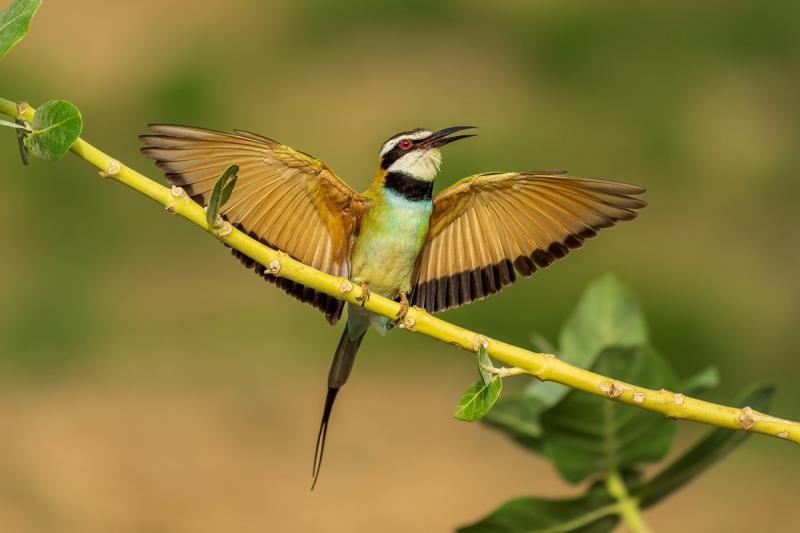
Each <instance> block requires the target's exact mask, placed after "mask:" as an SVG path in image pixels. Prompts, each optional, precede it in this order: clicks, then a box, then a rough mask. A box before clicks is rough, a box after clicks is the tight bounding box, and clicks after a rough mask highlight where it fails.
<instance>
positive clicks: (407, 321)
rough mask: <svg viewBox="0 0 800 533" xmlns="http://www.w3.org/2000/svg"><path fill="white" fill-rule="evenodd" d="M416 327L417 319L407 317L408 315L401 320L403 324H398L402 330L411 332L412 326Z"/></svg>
mask: <svg viewBox="0 0 800 533" xmlns="http://www.w3.org/2000/svg"><path fill="white" fill-rule="evenodd" d="M416 325H417V319H416V318H414V317H413V316H408V315H406V316H405V318H403V322H401V323H400V327H401V328H402V329H407V330H408V331H413V329H414V326H416Z"/></svg>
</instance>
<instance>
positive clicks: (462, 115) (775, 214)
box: [0, 0, 800, 532]
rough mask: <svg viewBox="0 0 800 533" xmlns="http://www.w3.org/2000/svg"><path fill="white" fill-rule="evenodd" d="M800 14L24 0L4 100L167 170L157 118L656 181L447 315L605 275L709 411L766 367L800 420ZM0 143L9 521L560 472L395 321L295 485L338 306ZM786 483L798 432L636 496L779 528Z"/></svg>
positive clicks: (546, 296)
mask: <svg viewBox="0 0 800 533" xmlns="http://www.w3.org/2000/svg"><path fill="white" fill-rule="evenodd" d="M7 3H8V2H7V1H6V2H3V5H2V6H1V7H5V4H7ZM797 20H800V3H798V2H795V1H791V0H774V1H772V2H770V3H769V4H765V3H763V2H756V1H734V2H718V1H710V0H709V1H701V2H683V1H679V2H660V3H656V2H632V1H616V2H613V1H606V0H600V1H598V0H595V1H577V2H557V1H554V0H553V1H538V2H525V1H521V0H520V1H511V0H507V1H496V2H480V1H477V0H461V1H455V0H454V1H446V2H428V1H423V0H406V1H405V2H375V1H366V0H359V1H352V2H347V3H345V2H333V1H325V0H314V1H305V2H257V1H254V0H253V1H245V0H228V1H224V2H223V1H221V0H209V1H207V2H189V1H184V2H178V1H168V0H161V1H158V2H156V1H151V0H146V1H144V0H143V1H141V2H107V1H100V0H71V1H70V2H44V5H43V7H42V9H41V10H40V12H39V14H38V15H37V16H36V17H35V19H34V22H33V25H32V30H31V32H30V34H29V35H28V37H27V38H26V39H25V40H24V41H23V42H22V43H21V44H20V45H19V46H18V47H17V48H15V49H14V50H13V51H12V52H11V53H10V54H9V56H8V57H7V58H6V59H5V60H4V61H3V62H2V64H0V73H1V74H0V80H2V82H1V83H0V96H3V97H6V98H11V99H17V100H22V99H24V100H28V101H30V102H31V104H33V105H37V104H40V103H42V102H43V101H45V100H48V99H52V98H63V99H67V100H70V101H72V102H74V103H75V104H76V105H77V106H78V107H79V108H80V109H81V111H82V113H83V116H84V120H85V126H84V137H85V138H86V139H87V140H89V141H90V142H93V143H95V144H97V145H98V146H99V147H101V148H102V149H104V150H106V151H108V152H110V153H111V154H113V155H114V156H115V157H117V158H119V159H121V160H123V161H125V162H126V163H128V164H129V165H131V166H133V167H134V168H137V169H139V170H142V171H144V172H145V173H147V174H149V175H151V176H153V177H158V178H159V179H160V180H161V177H160V176H159V175H158V173H157V172H156V171H155V169H154V167H153V165H152V163H151V162H149V161H147V160H145V159H144V158H143V157H141V156H140V155H139V153H138V142H137V139H136V137H137V135H138V134H140V133H144V132H145V129H146V124H147V123H148V122H179V123H187V124H192V125H203V126H206V127H212V128H216V129H231V128H242V129H248V130H251V131H256V132H260V133H262V134H264V135H267V136H270V137H273V138H276V139H279V140H281V141H282V142H284V143H286V144H289V145H291V146H294V147H296V148H299V149H302V150H304V151H307V152H309V153H311V154H314V155H316V156H317V157H319V158H321V159H323V160H325V161H326V162H327V163H328V164H329V165H330V166H331V167H332V168H334V169H335V170H336V171H337V173H338V174H339V175H340V176H342V177H344V178H345V179H346V180H347V181H349V182H350V183H352V184H353V185H354V186H356V187H357V188H365V187H366V186H367V184H368V183H369V180H370V178H371V177H372V174H373V172H374V165H375V162H376V160H377V151H378V148H379V146H380V143H381V142H382V141H383V140H384V139H385V138H386V137H388V136H389V135H391V134H393V133H395V132H397V131H401V130H406V129H409V128H414V127H417V126H423V127H430V128H440V127H445V126H449V125H452V124H461V123H467V124H475V125H478V126H479V127H480V130H479V134H480V135H479V137H477V138H476V139H473V140H470V141H468V142H464V143H457V144H454V145H453V146H452V147H448V149H447V151H446V152H445V154H444V155H445V162H444V167H443V175H442V177H441V179H440V182H441V185H440V186H439V187H442V186H444V185H447V184H450V183H452V182H454V181H455V180H457V179H459V178H461V177H463V176H466V175H468V174H471V173H474V172H478V171H490V170H522V169H531V168H564V169H568V170H569V171H570V172H571V173H573V174H575V175H580V176H587V177H604V178H612V179H613V178H616V179H623V180H626V181H631V182H633V183H637V184H641V185H644V186H646V187H647V188H648V189H649V192H648V194H647V200H648V202H649V204H650V205H649V207H648V208H647V209H646V210H645V211H644V212H643V214H642V216H641V217H640V218H639V219H637V220H636V221H635V222H634V223H630V224H623V225H621V226H619V227H618V228H616V229H614V230H612V231H608V232H604V233H603V234H602V235H601V236H600V237H599V238H598V239H596V240H594V241H592V242H591V243H589V244H588V246H586V248H585V249H582V250H580V251H578V252H575V253H573V254H572V255H571V256H570V257H569V258H568V259H566V260H564V261H562V262H559V263H556V264H555V265H554V266H553V267H551V268H550V269H547V270H545V271H544V272H541V273H538V274H537V275H536V276H534V277H533V278H531V279H529V280H523V281H521V282H519V283H518V284H517V285H515V286H514V287H513V288H511V289H508V290H506V291H504V292H503V293H501V294H500V295H497V296H494V297H493V298H491V299H489V300H486V301H483V302H479V303H477V304H474V305H470V306H467V307H465V308H463V309H458V310H455V311H452V312H449V313H446V314H445V315H444V316H445V317H446V318H447V319H448V320H451V321H454V322H456V323H458V324H461V325H464V326H466V327H469V328H474V329H478V330H480V331H482V332H485V333H486V334H489V335H492V336H495V337H499V338H502V339H504V340H508V341H510V342H514V343H517V344H520V345H523V346H527V345H529V338H530V335H531V333H533V332H541V333H543V334H544V335H546V336H548V337H550V338H554V337H555V334H556V332H557V330H558V327H559V325H560V324H561V323H562V322H563V320H564V318H565V316H566V314H567V313H568V311H569V309H570V308H571V307H572V306H573V305H574V304H575V302H576V300H577V298H578V296H579V294H580V292H581V291H582V290H583V288H584V287H585V286H586V285H587V283H588V282H589V281H590V280H592V279H593V278H594V277H596V276H598V275H599V274H602V273H604V272H607V271H613V272H615V273H617V274H618V276H619V277H620V278H621V279H622V280H624V282H625V283H627V284H628V285H630V286H631V287H632V288H633V289H634V290H635V291H636V292H637V293H638V294H639V295H640V297H641V299H642V301H643V305H644V308H645V310H646V312H647V314H648V317H649V322H650V326H651V330H652V337H653V338H654V342H655V344H656V345H657V346H658V347H659V348H660V349H661V351H662V352H663V353H664V354H666V355H667V356H668V357H669V358H670V359H671V360H672V361H673V362H674V364H675V366H676V368H677V370H678V371H679V373H680V374H681V375H688V374H689V373H690V372H693V371H696V370H699V369H701V368H703V367H705V366H708V365H712V364H713V365H717V366H718V367H719V368H720V370H721V374H722V379H723V386H722V387H721V388H720V389H719V390H718V391H715V392H714V393H713V394H711V395H710V397H711V398H713V399H717V400H727V401H730V400H731V399H732V398H733V395H734V394H735V392H736V391H738V390H739V389H741V388H742V387H743V386H744V385H746V384H748V383H750V382H752V381H756V380H770V381H774V382H775V383H777V385H778V387H779V395H778V399H777V402H776V404H775V405H774V409H773V411H774V413H775V414H777V415H780V416H785V417H789V418H795V419H796V418H798V417H799V416H800V407H798V406H800V389H799V388H798V387H797V386H796V382H797V380H798V378H800V356H798V354H800V335H798V332H797V324H798V318H800V281H798V276H797V272H798V267H800V246H798V245H797V238H796V236H795V231H796V229H797V228H798V225H800V211H798V209H797V203H798V201H800V179H798V173H797V168H798V167H799V166H800V149H798V146H800V99H798V98H797V95H798V94H800V38H798V36H797V27H796V26H797V24H796V22H797ZM0 134H2V136H3V137H4V139H3V142H2V143H0V177H1V178H2V180H1V181H0V187H2V189H0V190H2V197H3V200H4V201H3V209H2V210H0V250H2V252H0V384H1V385H2V387H1V388H0V399H1V400H2V401H0V420H2V423H0V530H2V531H4V532H15V531H24V532H28V531H31V532H39V531H42V532H52V531H58V532H61V531H65V532H73V531H74V532H94V531H98V532H99V531H119V532H127V531H130V532H134V531H135V532H150V531H152V532H161V531H170V532H173V531H181V532H184V531H185V532H205V531H208V532H211V531H222V530H224V531H240V532H248V531H323V530H324V531H375V530H380V531H409V530H421V531H445V530H447V529H448V528H452V527H453V526H456V525H458V524H463V523H466V522H469V521H471V520H474V519H475V518H477V517H479V516H482V515H483V514H485V513H486V512H488V511H489V510H491V509H493V508H494V507H495V506H496V505H497V504H499V503H500V502H501V501H503V500H504V499H506V498H509V497H511V496H518V495H523V494H534V493H535V494H542V495H544V494H550V495H553V496H556V495H563V494H571V493H575V492H576V489H575V488H573V487H569V486H567V485H566V484H564V483H563V482H561V481H560V480H559V479H558V478H557V476H556V475H555V474H554V473H553V471H552V469H551V468H550V466H549V465H548V464H547V463H545V462H543V461H541V460H540V459H538V458H534V457H530V456H528V455H527V454H525V453H524V452H521V451H519V450H517V449H516V448H515V447H514V446H513V445H512V444H510V443H509V442H508V441H506V439H504V438H503V437H502V436H501V435H500V434H496V433H493V432H491V431H490V430H488V429H486V428H485V427H482V426H478V425H470V424H465V423H459V422H456V421H454V420H453V419H452V417H451V413H452V409H453V406H454V404H455V401H456V399H457V398H458V395H459V393H460V392H461V390H462V389H463V388H464V387H465V386H466V385H467V384H468V383H470V382H471V380H472V379H473V377H474V376H473V373H474V364H473V362H472V359H471V357H469V356H468V355H467V354H466V353H465V352H460V351H457V350H454V349H452V348H449V347H447V346H445V345H442V344H438V343H434V342H431V341H430V339H426V338H423V337H417V336H412V335H405V334H403V333H401V332H398V333H394V334H393V335H391V337H390V338H388V339H381V338H379V337H378V336H377V335H371V336H370V338H369V340H367V341H366V343H365V345H364V349H363V350H362V353H361V356H360V360H359V362H358V364H357V365H356V370H355V373H354V377H353V379H352V383H351V384H350V385H348V388H347V389H346V390H345V392H344V393H343V394H342V396H341V399H340V402H339V404H338V405H337V410H336V413H335V415H334V420H333V429H332V431H331V434H330V438H329V445H328V446H329V448H328V453H327V455H326V464H325V468H324V472H323V474H322V479H321V482H320V485H319V487H318V489H317V491H315V492H314V493H313V494H310V493H309V492H308V485H309V482H310V477H309V474H310V468H311V458H312V455H313V444H314V442H313V440H314V436H315V432H316V429H317V424H318V417H319V414H320V410H321V404H322V400H323V396H324V390H325V377H326V375H327V369H328V364H329V357H330V355H331V353H332V351H333V348H334V346H335V343H336V341H337V339H338V335H339V331H338V328H329V327H327V326H326V324H325V322H324V320H323V318H322V315H321V314H319V313H318V312H317V311H315V310H313V309H312V308H310V307H305V306H303V305H302V304H300V303H298V302H297V301H295V300H293V299H291V298H289V297H286V296H285V295H284V294H283V293H281V292H280V291H278V290H276V289H275V288H273V287H271V286H268V284H266V283H264V282H263V281H261V280H259V279H258V278H257V277H255V276H254V275H253V274H252V273H250V272H248V271H246V270H244V269H242V268H241V267H240V266H239V264H238V262H237V261H235V260H234V259H232V258H231V257H229V253H228V252H227V251H226V250H225V249H224V248H223V247H222V246H221V245H219V244H218V243H216V242H215V241H214V240H213V239H211V238H209V237H208V236H207V235H205V234H203V233H202V232H200V231H198V230H197V229H196V228H193V227H192V226H191V225H190V224H188V223H186V222H185V221H181V220H179V219H177V218H172V217H170V215H168V214H166V213H165V212H164V211H163V210H162V209H160V208H159V207H158V206H157V205H155V204H152V203H150V202H148V201H145V200H144V199H143V198H142V197H139V196H138V195H136V194H135V193H133V192H131V191H129V190H126V189H125V188H124V187H122V186H120V185H118V184H115V183H112V182H109V181H104V180H102V179H100V178H99V177H97V174H96V172H94V171H92V169H91V168H90V167H88V166H87V165H86V164H85V163H84V162H82V161H80V160H78V159H77V158H74V157H71V156H69V157H65V158H64V159H63V160H62V161H59V162H58V163H56V164H46V163H43V162H39V161H36V162H34V163H33V165H32V166H31V167H29V168H25V167H23V166H22V165H21V164H20V163H19V160H18V159H19V158H18V155H17V153H16V152H17V148H16V141H15V140H14V134H13V132H12V131H11V130H7V131H2V132H0ZM162 181H163V180H162ZM680 428H681V435H682V438H683V441H684V442H688V439H689V438H691V436H692V435H694V434H697V432H698V430H699V429H700V428H698V427H697V426H692V425H691V424H688V423H687V424H681V426H680ZM487 457H490V458H491V460H487ZM798 475H800V459H798V455H797V450H796V449H793V448H792V447H791V446H789V445H788V444H785V443H781V442H777V441H776V442H773V441H771V440H768V439H765V438H755V439H752V440H751V442H749V443H748V445H747V446H746V447H745V448H744V449H743V450H742V451H740V452H738V453H737V454H736V455H734V456H733V457H731V458H730V459H728V460H727V461H726V462H725V463H724V464H723V465H721V466H720V467H719V468H717V469H715V470H714V471H713V472H712V473H710V474H708V475H707V476H705V477H704V478H702V480H701V481H700V482H699V483H695V484H694V485H692V486H691V487H690V488H688V489H687V490H685V491H683V492H682V493H681V494H680V495H678V496H677V497H675V498H672V499H670V500H669V501H667V502H665V503H664V504H662V505H661V506H660V507H659V508H657V509H655V510H653V511H648V513H646V516H647V518H648V520H649V521H650V522H651V523H652V524H653V525H654V526H655V527H656V528H657V529H660V530H678V529H680V530H682V531H705V532H707V531H731V530H742V531H744V530H753V529H754V528H756V524H758V528H759V529H761V530H765V529H770V528H771V527H773V526H774V527H775V528H777V527H778V525H779V524H781V525H783V526H785V524H786V521H787V520H796V494H797V489H798V484H797V479H798ZM792 517H794V518H792Z"/></svg>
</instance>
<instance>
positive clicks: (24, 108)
mask: <svg viewBox="0 0 800 533" xmlns="http://www.w3.org/2000/svg"><path fill="white" fill-rule="evenodd" d="M30 108H31V106H30V105H28V102H25V101H22V102H17V113H19V114H20V115H24V114H25V113H27V112H28V110H29V109H30Z"/></svg>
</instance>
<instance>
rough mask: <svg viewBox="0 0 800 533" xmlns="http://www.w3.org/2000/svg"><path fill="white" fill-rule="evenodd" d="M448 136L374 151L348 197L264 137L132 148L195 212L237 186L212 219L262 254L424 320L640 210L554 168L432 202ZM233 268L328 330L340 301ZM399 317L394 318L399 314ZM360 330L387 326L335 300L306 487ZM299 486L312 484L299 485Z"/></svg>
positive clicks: (310, 161)
mask: <svg viewBox="0 0 800 533" xmlns="http://www.w3.org/2000/svg"><path fill="white" fill-rule="evenodd" d="M470 128H471V127H469V126H456V127H452V128H445V129H443V130H439V131H430V130H427V129H415V130H411V131H404V132H401V133H398V134H396V135H393V136H392V137H391V138H389V140H387V141H386V142H385V143H383V146H382V147H381V151H380V159H379V163H378V170H377V172H376V175H375V178H374V180H373V182H372V186H371V187H370V188H369V189H368V190H367V191H366V192H364V193H362V194H359V193H358V192H356V191H355V190H353V189H352V188H351V187H349V186H348V185H347V184H346V183H345V182H344V181H342V180H341V179H340V178H339V177H337V176H336V174H334V173H333V171H332V170H331V169H330V168H328V166H327V165H325V163H323V162H322V161H319V160H317V159H315V158H314V157H311V156H309V155H307V154H305V153H303V152H300V151H297V150H294V149H292V148H290V147H288V146H285V145H283V144H280V143H279V142H277V141H274V140H272V139H269V138H267V137H262V136H261V135H257V134H254V133H248V132H245V131H239V130H235V131H234V133H222V132H218V131H212V130H207V129H201V128H193V127H186V126H173V125H164V124H153V125H150V129H151V130H152V131H153V133H154V134H155V135H143V136H141V137H140V139H141V142H142V144H143V145H144V147H143V148H142V152H143V153H144V154H145V155H146V156H148V157H150V158H152V159H155V160H156V162H157V165H158V167H159V168H160V169H161V170H163V171H164V172H165V173H166V177H167V179H168V180H169V182H170V183H172V184H173V185H177V186H180V187H183V188H184V189H185V190H186V192H187V193H188V194H189V195H190V196H191V197H192V199H194V200H195V201H196V202H198V203H199V204H201V205H203V206H205V205H206V204H207V202H208V200H209V196H210V195H211V191H212V189H213V187H214V185H215V183H216V181H217V180H218V179H219V177H220V175H221V174H222V173H223V171H224V170H225V169H226V168H227V167H228V166H229V165H232V164H237V165H239V179H238V181H237V184H236V187H235V189H234V191H233V194H232V196H231V198H230V200H229V201H228V203H227V204H226V205H225V206H224V207H223V210H222V216H223V218H225V219H226V220H228V221H229V222H230V223H231V224H233V225H234V226H235V227H237V228H239V229H241V230H242V231H244V232H246V233H248V234H249V235H251V236H252V237H254V238H256V239H258V240H260V241H261V242H263V243H264V244H266V245H268V246H270V247H272V248H275V249H278V250H281V251H283V252H286V253H287V254H289V255H290V256H291V257H293V258H295V259H297V260H298V261H301V262H303V263H305V264H307V265H309V266H311V267H314V268H316V269H318V270H322V271H324V272H327V273H329V274H332V275H335V276H343V277H346V278H349V279H350V280H352V281H353V282H354V283H357V284H360V285H361V286H362V287H364V288H365V289H368V291H365V294H367V295H368V294H369V291H371V292H375V293H377V294H380V295H382V296H386V297H388V298H394V299H398V300H400V302H401V304H402V309H403V310H404V311H405V310H407V309H408V305H409V304H410V305H416V306H419V307H422V308H425V309H427V310H428V311H430V312H437V311H443V310H445V309H450V308H452V307H457V306H459V305H463V304H466V303H468V302H472V301H474V300H478V299H481V298H485V297H487V296H489V295H490V294H494V293H496V292H498V291H500V290H501V289H502V288H503V287H505V286H506V285H509V284H511V283H513V282H514V281H515V279H516V275H517V274H520V275H522V276H530V275H531V274H533V273H534V272H535V271H536V269H537V268H542V267H546V266H548V265H549V264H550V263H552V262H553V261H555V260H556V259H559V258H561V257H564V256H565V255H567V253H568V252H569V251H570V250H571V249H573V248H578V247H579V246H581V245H582V244H583V242H584V241H585V240H586V239H588V238H591V237H594V236H595V235H596V234H597V231H598V230H599V229H601V228H606V227H609V226H613V225H614V224H615V223H616V222H617V221H620V220H630V219H632V218H634V217H635V216H636V210H637V209H640V208H642V207H644V206H645V202H644V201H642V200H641V199H639V198H637V196H639V195H641V194H642V193H643V192H644V189H643V188H641V187H637V186H635V185H629V184H626V183H619V182H613V181H604V180H595V179H585V178H575V177H570V176H566V175H565V174H564V173H563V172H555V171H530V172H492V173H485V174H476V175H474V176H470V177H468V178H465V179H462V180H461V181H459V182H457V183H456V184H455V185H453V186H451V187H449V188H447V189H445V190H444V191H442V192H440V193H439V194H437V195H436V196H433V182H434V179H435V178H436V175H437V173H438V171H439V166H440V164H441V161H442V156H441V152H440V148H441V147H443V146H444V145H446V144H448V143H451V142H453V141H455V140H458V139H463V138H465V137H471V136H472V135H463V134H462V135H453V134H454V133H457V132H460V131H463V130H467V129H470ZM233 253H234V255H235V256H237V257H239V258H240V259H241V260H242V262H243V263H244V264H245V265H246V266H247V267H251V268H254V269H255V271H256V273H258V274H260V275H261V276H263V277H264V278H266V279H267V280H268V281H270V282H272V283H275V284H276V285H277V286H278V287H280V288H281V289H283V290H284V291H286V292H288V293H289V294H291V295H292V296H294V297H296V298H298V299H300V300H302V301H304V302H308V303H310V304H311V305H313V306H314V307H316V308H318V309H319V310H321V311H322V312H323V313H325V318H326V319H327V320H328V322H330V323H331V324H335V323H336V322H337V321H338V320H339V318H340V316H341V314H342V310H343V307H344V303H343V302H342V301H340V300H337V299H336V298H334V297H332V296H328V295H326V294H324V293H321V292H317V291H315V290H313V289H311V288H309V287H305V286H303V285H300V284H298V283H296V282H294V281H292V280H289V279H285V278H280V277H274V276H272V275H270V274H269V273H268V272H267V271H266V270H265V268H264V266H263V265H260V264H258V263H256V262H255V261H253V260H252V259H250V258H248V257H246V256H244V255H242V254H241V253H240V252H238V251H235V250H234V251H233ZM404 311H401V317H398V318H402V314H403V313H404ZM370 324H372V325H373V326H375V327H376V328H377V329H378V330H379V331H380V332H381V333H386V332H387V331H388V330H389V329H391V327H392V326H393V325H394V321H391V320H389V319H387V318H384V317H380V316H377V315H374V314H372V313H370V312H368V311H366V310H365V309H363V308H361V307H359V306H357V305H352V304H348V312H347V325H346V326H345V328H344V332H343V333H342V338H341V340H340V341H339V346H338V347H337V348H336V353H335V355H334V358H333V363H332V365H331V369H330V373H329V375H328V394H327V397H326V400H325V407H324V410H323V415H322V422H321V424H320V428H319V433H318V435H317V446H316V450H315V457H314V468H313V477H314V482H315V483H316V480H317V477H318V475H319V468H320V465H321V462H322V454H323V451H324V448H325V437H326V434H327V428H328V421H329V418H330V415H331V409H332V408H333V403H334V401H335V399H336V394H337V393H338V392H339V389H340V388H341V387H342V385H344V383H345V382H346V381H347V378H348V376H349V375H350V370H351V369H352V367H353V362H354V360H355V356H356V352H357V351H358V348H359V346H360V345H361V341H362V339H363V338H364V335H365V333H366V332H367V329H368V328H369V326H370ZM312 488H313V485H312Z"/></svg>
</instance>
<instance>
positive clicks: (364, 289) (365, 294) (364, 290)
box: [356, 282, 370, 307]
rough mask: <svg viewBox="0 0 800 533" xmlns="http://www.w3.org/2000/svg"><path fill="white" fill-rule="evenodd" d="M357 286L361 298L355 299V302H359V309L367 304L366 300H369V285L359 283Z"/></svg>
mask: <svg viewBox="0 0 800 533" xmlns="http://www.w3.org/2000/svg"><path fill="white" fill-rule="evenodd" d="M358 286H359V287H361V296H358V297H356V300H358V301H360V302H361V307H364V305H366V303H367V300H369V294H370V290H369V283H366V282H364V283H359V284H358Z"/></svg>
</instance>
